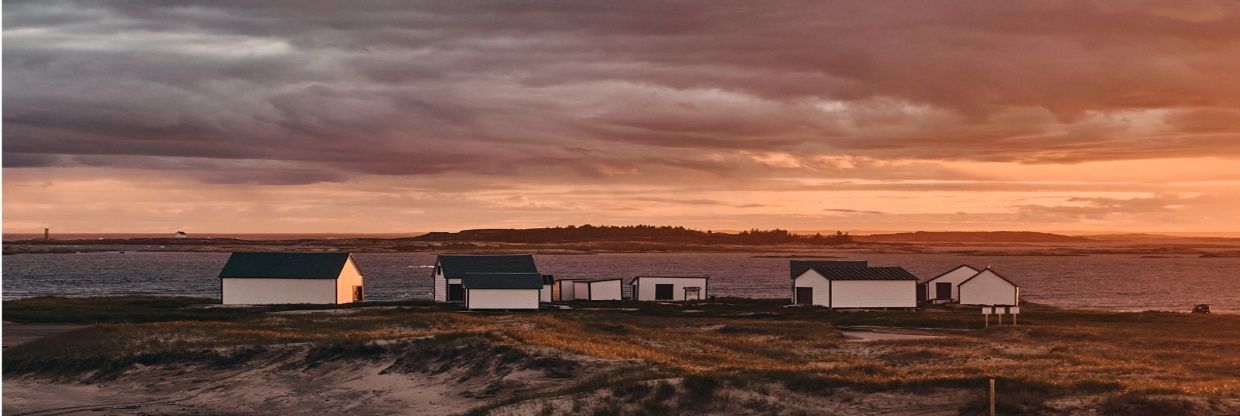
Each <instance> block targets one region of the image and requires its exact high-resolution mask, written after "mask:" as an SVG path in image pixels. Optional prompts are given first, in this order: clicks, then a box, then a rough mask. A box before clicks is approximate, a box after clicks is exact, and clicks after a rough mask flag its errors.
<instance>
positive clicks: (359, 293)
mask: <svg viewBox="0 0 1240 416" xmlns="http://www.w3.org/2000/svg"><path fill="white" fill-rule="evenodd" d="M364 300H366V291H365V290H364V289H362V287H361V286H353V301H354V302H361V301H364Z"/></svg>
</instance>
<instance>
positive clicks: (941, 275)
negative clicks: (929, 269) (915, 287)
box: [922, 264, 981, 283]
mask: <svg viewBox="0 0 1240 416" xmlns="http://www.w3.org/2000/svg"><path fill="white" fill-rule="evenodd" d="M961 267H965V268H968V269H969V270H972V271H973V275H974V276H977V273H978V272H980V271H981V270H978V269H977V268H976V267H973V266H970V265H967V264H961V265H959V266H956V267H953V268H952V269H951V270H948V271H945V272H943V273H942V274H940V275H938V276H934V277H931V278H930V280H927V281H924V282H922V283H930V282H932V281H934V279H938V278H940V277H943V276H947V275H949V274H951V272H954V271H956V270H960V268H961Z"/></svg>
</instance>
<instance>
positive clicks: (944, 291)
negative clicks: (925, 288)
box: [934, 282, 952, 299]
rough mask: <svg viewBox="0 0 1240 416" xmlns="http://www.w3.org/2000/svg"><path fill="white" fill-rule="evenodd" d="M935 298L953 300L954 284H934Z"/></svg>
mask: <svg viewBox="0 0 1240 416" xmlns="http://www.w3.org/2000/svg"><path fill="white" fill-rule="evenodd" d="M934 298H935V299H951V298H952V284H951V283H946V282H936V283H935V284H934Z"/></svg>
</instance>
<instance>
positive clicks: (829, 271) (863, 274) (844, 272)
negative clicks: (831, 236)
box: [811, 266, 917, 280]
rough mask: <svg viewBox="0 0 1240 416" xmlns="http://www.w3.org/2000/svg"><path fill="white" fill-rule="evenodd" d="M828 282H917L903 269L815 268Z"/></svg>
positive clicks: (915, 278)
mask: <svg viewBox="0 0 1240 416" xmlns="http://www.w3.org/2000/svg"><path fill="white" fill-rule="evenodd" d="M811 270H813V271H816V272H818V274H820V275H822V277H825V278H827V280H917V276H913V274H912V273H909V272H908V270H904V268H903V267H857V266H852V267H839V266H835V267H814V268H812V269H811Z"/></svg>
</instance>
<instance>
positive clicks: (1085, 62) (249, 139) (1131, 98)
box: [4, 0, 1240, 183]
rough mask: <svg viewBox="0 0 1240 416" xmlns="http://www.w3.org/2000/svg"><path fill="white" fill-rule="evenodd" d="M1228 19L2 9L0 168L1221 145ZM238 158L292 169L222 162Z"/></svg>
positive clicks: (392, 8)
mask: <svg viewBox="0 0 1240 416" xmlns="http://www.w3.org/2000/svg"><path fill="white" fill-rule="evenodd" d="M1237 8H1238V6H1237V5H1236V4H1235V3H1225V2H1217V3H1215V2H1208V1H1207V2H1194V3H1191V4H1186V3H1181V2H1167V3H1160V2H1140V3H1135V2H1134V3H1128V4H1118V5H1114V4H1106V5H1093V4H1089V3H1083V2H1063V3H1058V2H1037V3H1029V4H1025V5H1017V4H1014V3H1011V2H920V1H917V2H890V3H881V4H863V3H830V4H828V3H785V4H772V3H754V2H700V3H694V2H653V1H652V2H641V1H638V2H619V3H617V2H605V3H597V4H586V3H584V2H521V3H499V2H480V1H460V2H425V3H420V2H406V1H399V2H395V1H394V2H364V3H360V4H355V3H349V4H340V3H336V2H298V3H285V2H277V3H270V4H263V3H260V4H253V3H251V2H205V3H204V2H136V1H135V2H119V1H118V2H109V1H82V2H71V1H45V0H39V1H29V2H20V1H19V2H7V3H6V10H5V15H4V26H5V30H4V41H5V59H4V87H5V88H4V101H5V107H4V123H5V137H4V152H5V166H6V167H26V166H64V165H79V164H84V165H92V166H93V165H94V164H104V165H107V164H110V163H116V164H117V165H116V166H118V167H139V168H149V169H169V168H166V167H159V165H160V164H159V163H145V162H142V161H141V159H143V158H196V160H197V161H196V162H195V163H192V164H189V165H187V166H189V167H180V168H178V169H180V170H182V171H196V172H199V177H200V178H202V179H203V180H207V181H220V182H232V181H240V182H255V181H257V182H264V183H266V182H270V183H303V182H306V181H310V182H313V181H323V180H342V179H345V178H348V177H349V176H350V175H356V174H389V175H416V174H433V173H443V172H466V173H480V174H491V175H534V174H537V175H543V176H547V177H553V178H560V179H564V180H569V179H570V178H571V177H572V176H576V177H582V178H604V177H613V176H616V175H638V176H640V175H648V174H650V173H649V172H651V171H655V172H660V173H662V172H664V170H665V169H668V168H674V169H687V170H691V171H696V172H705V173H710V174H714V175H723V176H728V175H735V174H736V172H741V171H745V172H753V171H755V170H757V169H758V168H761V167H763V166H764V165H763V164H762V163H761V162H760V161H755V160H745V158H744V157H740V156H738V155H740V154H745V153H744V152H784V153H788V154H795V155H798V156H804V157H812V156H814V155H840V154H846V155H856V156H862V157H868V158H875V159H880V160H881V159H941V160H983V161H1017V162H1025V163H1073V162H1084V161H1091V160H1111V159H1140V158H1154V157H1168V156H1183V157H1193V156H1224V157H1235V156H1238V155H1240V127H1237V124H1236V123H1235V121H1236V120H1237V114H1240V77H1236V76H1235V75H1234V74H1235V72H1236V70H1237V68H1240V17H1238V13H1237V11H1238V10H1237ZM88 156H89V157H93V159H89V160H88V159H84V158H86V157H88ZM249 161H272V162H273V163H276V166H278V168H279V169H284V170H286V171H287V172H292V173H291V174H277V173H264V172H260V171H258V170H245V169H240V170H233V171H230V172H229V173H228V174H220V173H218V172H219V171H220V170H221V169H230V168H236V166H237V164H239V163H240V164H249V163H250V162H249ZM810 167H812V166H810ZM248 169H262V168H248ZM271 169H275V168H271ZM271 169H268V170H271ZM557 170H558V172H557ZM566 173H567V174H568V175H570V176H569V177H564V175H565V174H566ZM247 174H248V175H252V177H253V178H254V179H252V180H245V179H244V178H245V175H247ZM296 178H303V179H302V180H301V181H298V180H294V179H296Z"/></svg>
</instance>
